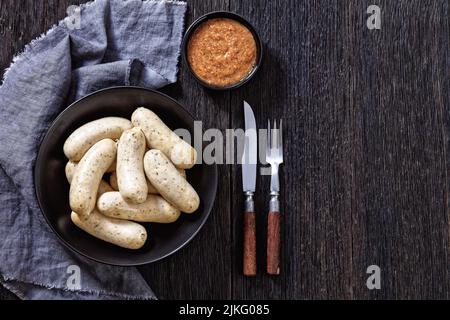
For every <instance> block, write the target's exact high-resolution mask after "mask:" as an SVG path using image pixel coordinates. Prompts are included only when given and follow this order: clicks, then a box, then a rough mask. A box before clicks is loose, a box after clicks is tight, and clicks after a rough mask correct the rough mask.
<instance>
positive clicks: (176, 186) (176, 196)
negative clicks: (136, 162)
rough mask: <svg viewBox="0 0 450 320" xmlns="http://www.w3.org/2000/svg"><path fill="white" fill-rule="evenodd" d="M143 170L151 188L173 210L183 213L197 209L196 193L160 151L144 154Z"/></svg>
mask: <svg viewBox="0 0 450 320" xmlns="http://www.w3.org/2000/svg"><path fill="white" fill-rule="evenodd" d="M144 169H145V174H146V175H147V178H148V179H149V180H150V182H151V183H152V184H153V186H154V187H155V188H156V189H157V190H158V191H159V193H160V194H161V195H162V196H163V198H164V199H166V200H167V201H168V202H169V203H171V204H172V205H173V206H174V207H175V208H177V209H179V210H180V211H182V212H185V213H193V212H195V211H196V210H197V209H198V207H199V206H200V198H199V196H198V194H197V192H196V191H195V190H194V188H192V186H191V185H190V184H189V183H188V182H187V181H186V179H184V178H183V176H182V175H181V174H180V172H179V171H178V170H177V169H176V168H175V166H174V165H173V164H172V162H170V160H169V159H168V158H167V157H166V156H165V155H164V153H162V152H161V151H160V150H150V151H149V152H147V153H146V154H145V157H144Z"/></svg>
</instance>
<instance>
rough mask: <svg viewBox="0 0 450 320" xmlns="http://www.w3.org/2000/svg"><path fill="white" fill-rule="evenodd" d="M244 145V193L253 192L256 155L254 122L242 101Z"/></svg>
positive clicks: (249, 109) (247, 107)
mask: <svg viewBox="0 0 450 320" xmlns="http://www.w3.org/2000/svg"><path fill="white" fill-rule="evenodd" d="M244 117H245V145H244V153H243V155H242V186H243V190H244V192H255V189H256V170H257V155H258V137H257V129H256V120H255V115H254V113H253V110H252V108H251V107H250V105H249V104H248V103H247V102H246V101H244Z"/></svg>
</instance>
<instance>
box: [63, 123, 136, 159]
mask: <svg viewBox="0 0 450 320" xmlns="http://www.w3.org/2000/svg"><path fill="white" fill-rule="evenodd" d="M131 128H132V124H131V121H129V120H127V119H124V118H117V117H109V118H103V119H100V120H96V121H93V122H89V123H88V124H85V125H84V126H82V127H81V128H79V129H77V130H75V132H74V133H72V134H71V135H70V137H69V138H68V139H67V140H66V142H65V144H64V154H65V155H66V157H67V158H68V159H69V160H71V161H74V162H78V161H80V160H81V158H82V157H83V156H84V155H85V153H86V152H87V151H88V150H89V149H90V148H91V147H92V146H93V145H94V144H96V143H97V142H99V141H100V140H103V139H112V140H116V139H119V138H120V136H121V135H122V133H123V132H124V131H125V130H128V129H131Z"/></svg>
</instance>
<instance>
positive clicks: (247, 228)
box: [243, 193, 257, 277]
mask: <svg viewBox="0 0 450 320" xmlns="http://www.w3.org/2000/svg"><path fill="white" fill-rule="evenodd" d="M243 264H244V275H245V276H247V277H253V276H256V271H257V268H256V214H255V209H254V203H253V195H252V194H250V193H249V194H247V199H246V201H245V213H244V250H243Z"/></svg>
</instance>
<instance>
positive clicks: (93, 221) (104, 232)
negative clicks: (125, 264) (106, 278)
mask: <svg viewBox="0 0 450 320" xmlns="http://www.w3.org/2000/svg"><path fill="white" fill-rule="evenodd" d="M71 219H72V222H73V223H74V224H75V225H76V226H77V227H79V228H80V229H82V230H84V231H85V232H87V233H89V234H90V235H92V236H94V237H96V238H98V239H100V240H103V241H106V242H109V243H112V244H115V245H117V246H119V247H122V248H126V249H132V250H137V249H140V248H142V247H143V246H144V244H145V242H146V241H147V231H146V230H145V228H144V227H143V226H141V225H140V224H138V223H135V222H131V221H125V220H119V219H113V218H109V217H105V216H104V215H102V214H101V213H99V212H97V210H94V211H93V212H92V213H91V214H90V215H89V217H86V218H84V217H81V216H80V215H78V214H76V213H75V212H72V214H71Z"/></svg>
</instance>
